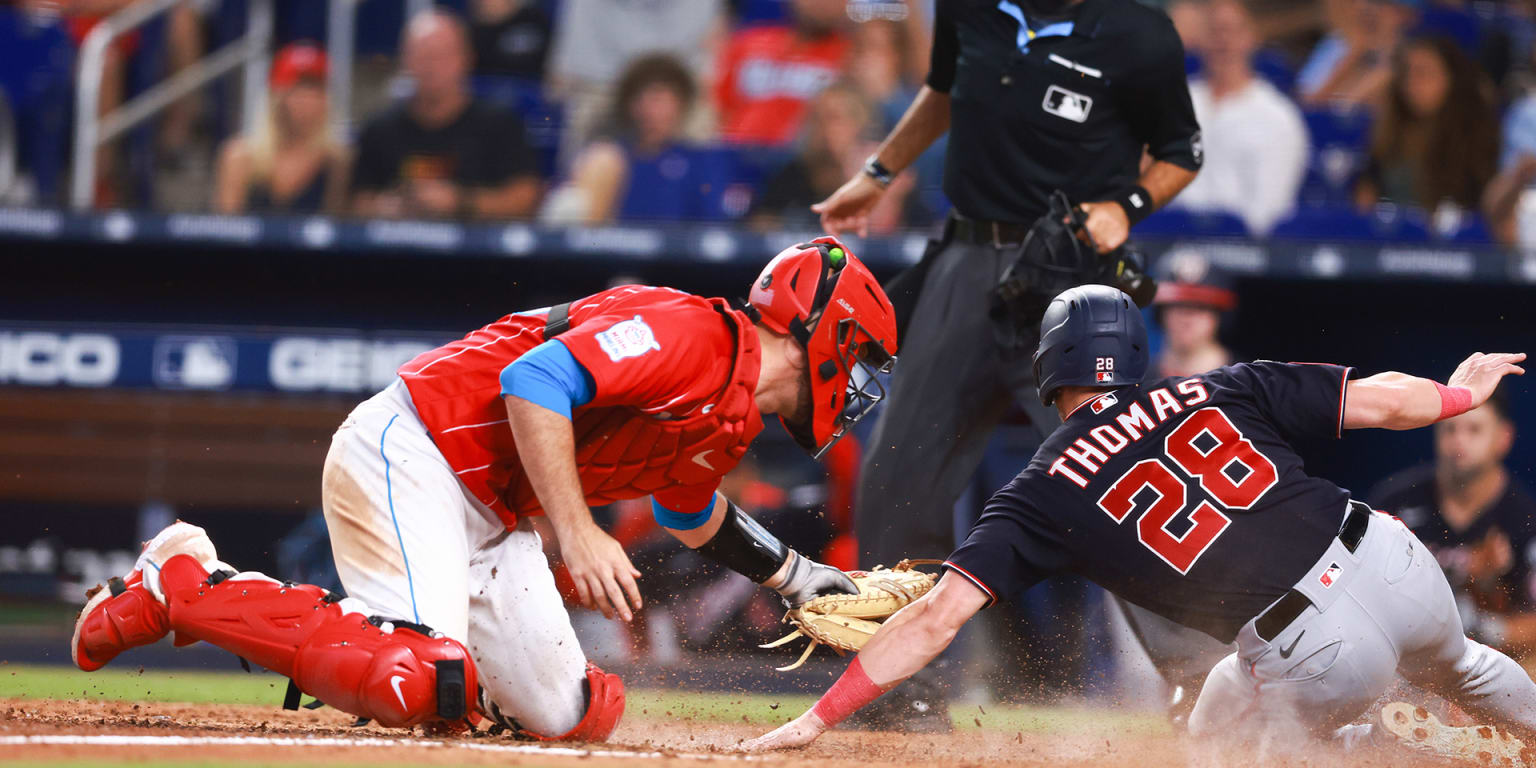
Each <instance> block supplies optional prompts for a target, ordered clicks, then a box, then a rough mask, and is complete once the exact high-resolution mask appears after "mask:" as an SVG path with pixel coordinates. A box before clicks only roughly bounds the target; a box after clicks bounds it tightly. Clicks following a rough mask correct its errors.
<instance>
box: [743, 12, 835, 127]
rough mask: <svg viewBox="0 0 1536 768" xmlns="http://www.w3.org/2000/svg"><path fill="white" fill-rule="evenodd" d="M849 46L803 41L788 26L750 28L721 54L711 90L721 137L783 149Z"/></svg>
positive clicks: (825, 40) (829, 37)
mask: <svg viewBox="0 0 1536 768" xmlns="http://www.w3.org/2000/svg"><path fill="white" fill-rule="evenodd" d="M847 52H848V42H847V41H846V40H845V39H844V38H843V37H841V36H840V35H835V34H833V35H826V36H824V37H821V38H818V39H815V40H802V39H801V38H800V36H799V35H798V34H797V33H796V32H795V31H794V30H793V29H791V28H789V27H779V26H765V27H749V28H747V29H744V30H741V31H740V32H737V33H736V34H735V35H733V36H732V37H731V40H730V42H729V43H727V44H726V47H725V51H724V52H723V53H722V54H721V57H720V65H719V68H718V70H717V71H718V72H719V73H720V79H719V81H718V82H717V83H716V85H715V98H716V103H717V104H719V106H720V133H721V135H722V136H724V137H725V140H726V141H732V142H737V143H742V144H775V145H778V144H788V143H789V142H791V141H794V139H795V136H796V134H798V133H799V131H800V121H801V119H802V118H803V117H804V116H805V110H806V105H807V104H808V103H810V100H811V99H813V98H815V96H816V94H818V93H821V90H822V89H823V88H826V87H827V86H828V85H831V84H832V82H833V81H834V80H836V79H837V77H838V74H839V73H840V72H841V71H842V63H843V57H844V56H845V55H846V54H847Z"/></svg>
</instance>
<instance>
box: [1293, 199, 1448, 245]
mask: <svg viewBox="0 0 1536 768" xmlns="http://www.w3.org/2000/svg"><path fill="white" fill-rule="evenodd" d="M1270 237H1272V238H1274V239H1277V240H1374V241H1385V242H1394V243H1414V242H1424V241H1427V240H1429V228H1428V227H1427V226H1426V225H1425V223H1424V217H1423V215H1422V214H1420V213H1418V212H1417V211H1409V210H1404V209H1401V208H1398V207H1396V206H1391V205H1383V206H1379V207H1378V208H1377V210H1376V211H1374V212H1372V213H1371V214H1369V215H1367V214H1362V213H1359V212H1357V211H1355V210H1354V209H1353V208H1349V207H1347V206H1312V205H1304V206H1302V207H1300V208H1298V209H1296V211H1295V212H1294V213H1292V214H1291V215H1290V216H1289V217H1287V218H1285V219H1282V220H1281V221H1280V223H1279V224H1277V225H1275V228H1274V230H1273V231H1272V232H1271V233H1270Z"/></svg>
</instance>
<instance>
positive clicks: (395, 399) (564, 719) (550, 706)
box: [322, 379, 587, 736]
mask: <svg viewBox="0 0 1536 768" xmlns="http://www.w3.org/2000/svg"><path fill="white" fill-rule="evenodd" d="M322 500H323V504H324V507H325V521H326V524H327V525H328V526H329V528H330V536H331V551H332V553H333V554H334V555H335V558H336V570H337V571H338V573H339V574H340V576H341V583H342V586H344V587H345V588H346V592H347V595H348V596H350V597H355V598H358V599H360V600H362V601H363V602H365V603H367V604H368V605H369V606H371V607H372V608H374V609H375V610H378V611H381V612H384V613H386V614H389V615H391V616H396V617H399V618H403V619H406V620H409V621H414V622H417V623H420V624H426V625H427V626H430V627H432V628H433V629H435V630H437V631H439V632H442V633H443V634H445V635H447V636H449V637H451V638H454V639H455V640H458V641H460V642H462V643H464V644H465V646H467V647H468V648H469V652H470V655H471V656H472V657H473V658H474V661H475V665H476V668H477V669H478V671H479V678H480V685H481V687H482V688H483V689H484V693H485V697H486V698H487V699H488V700H489V702H490V703H494V704H495V705H496V706H497V708H498V709H499V710H500V711H501V713H502V714H503V715H508V716H511V717H512V718H514V719H516V720H517V722H518V724H519V725H521V726H522V727H524V728H526V729H528V730H531V731H534V732H536V733H539V734H543V735H547V736H558V735H560V734H563V733H566V732H567V731H570V730H571V729H572V728H574V727H576V725H577V723H579V722H580V721H581V718H582V715H583V714H584V713H585V711H586V704H587V701H586V694H585V688H584V680H585V679H586V658H585V656H584V655H583V653H582V650H581V645H580V644H579V643H578V642H577V640H576V634H575V632H573V631H572V629H571V621H570V616H569V615H568V614H567V613H566V610H565V604H564V602H563V601H562V600H561V597H560V594H559V591H558V590H556V588H555V581H554V576H553V574H551V572H550V569H549V562H548V560H546V558H545V556H544V550H543V546H542V543H541V541H540V539H539V535H538V534H537V533H536V532H534V531H533V530H532V529H531V528H529V527H528V526H526V524H525V525H521V526H519V527H518V529H517V530H512V531H509V530H507V529H506V527H505V525H504V524H503V523H502V522H501V520H500V519H499V518H497V517H496V515H495V513H493V512H491V510H490V509H488V508H487V507H486V506H485V505H484V504H481V503H480V502H479V501H478V500H477V499H475V498H474V497H473V496H471V495H470V493H469V491H468V490H467V489H466V488H465V487H464V485H463V483H461V482H459V479H458V477H456V476H455V475H454V472H453V469H452V468H451V467H449V466H448V462H447V460H445V459H444V458H443V456H442V454H441V453H440V452H439V451H438V449H437V446H436V444H434V443H433V442H432V438H431V437H430V435H429V434H428V432H427V429H426V427H425V426H424V425H423V424H422V423H421V419H420V417H418V416H417V414H416V409H415V407H414V406H413V405H412V404H411V398H410V393H409V391H408V390H407V389H406V387H405V383H404V382H403V381H400V380H399V379H396V380H395V382H394V383H393V384H390V385H389V386H388V387H386V388H385V389H384V390H383V391H382V392H379V393H378V394H376V395H374V396H373V397H371V398H369V399H368V400H365V401H364V402H363V403H361V404H360V405H358V406H357V408H355V409H354V410H353V411H352V413H351V415H350V416H348V417H347V420H346V421H345V422H343V423H342V425H341V427H340V428H339V429H337V430H336V434H335V435H334V436H333V437H332V438H331V449H330V453H329V454H327V456H326V459H325V476H324V481H323V490H322Z"/></svg>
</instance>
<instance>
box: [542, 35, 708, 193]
mask: <svg viewBox="0 0 1536 768" xmlns="http://www.w3.org/2000/svg"><path fill="white" fill-rule="evenodd" d="M697 98H698V87H697V84H696V83H695V82H694V79H693V76H692V75H691V74H690V73H689V72H688V69H687V68H686V67H685V66H684V65H683V64H682V62H680V61H678V60H677V59H675V58H673V57H672V56H670V55H667V54H652V55H650V56H644V57H642V58H640V59H637V60H636V61H634V62H633V63H631V64H630V66H629V68H628V69H627V70H625V72H624V75H623V77H621V78H620V80H619V86H618V90H617V93H616V94H615V96H614V99H613V102H612V104H611V105H610V107H609V111H608V118H607V125H606V126H605V127H604V128H603V129H602V132H601V136H602V138H599V139H597V140H595V141H593V142H592V143H591V144H589V145H587V147H586V148H584V149H583V150H582V151H581V153H580V154H579V155H577V157H576V161H575V163H574V164H573V165H572V171H571V180H570V182H569V183H568V184H566V185H565V186H563V187H561V188H560V189H559V190H557V191H556V192H555V194H553V195H551V199H550V203H549V205H548V206H546V207H545V210H544V217H545V219H547V220H550V221H559V222H581V223H589V224H596V223H602V222H607V221H613V220H615V219H621V218H622V219H631V220H638V219H699V218H713V217H715V216H716V215H717V214H718V211H719V210H720V204H719V202H718V201H719V200H720V198H721V195H722V194H723V193H724V189H723V187H724V186H725V183H724V182H726V181H727V180H728V179H729V176H730V174H729V171H728V170H726V171H725V172H722V171H721V168H720V163H721V162H722V155H721V153H719V152H712V151H708V150H701V149H699V148H696V147H691V146H689V145H688V144H687V143H686V142H685V140H684V138H683V129H684V124H685V123H686V122H687V120H688V116H689V114H690V113H691V112H692V111H693V109H694V106H695V102H696V100H697Z"/></svg>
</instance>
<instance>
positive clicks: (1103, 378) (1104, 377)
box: [1093, 371, 1115, 384]
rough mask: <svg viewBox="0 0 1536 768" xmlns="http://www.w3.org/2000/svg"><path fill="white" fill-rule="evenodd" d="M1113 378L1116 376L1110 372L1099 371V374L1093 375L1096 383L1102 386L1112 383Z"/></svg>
mask: <svg viewBox="0 0 1536 768" xmlns="http://www.w3.org/2000/svg"><path fill="white" fill-rule="evenodd" d="M1113 378H1115V374H1113V373H1111V372H1109V371H1099V372H1097V373H1095V374H1093V379H1094V381H1097V382H1098V383H1100V384H1103V383H1105V382H1108V381H1110V380H1111V379H1113Z"/></svg>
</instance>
